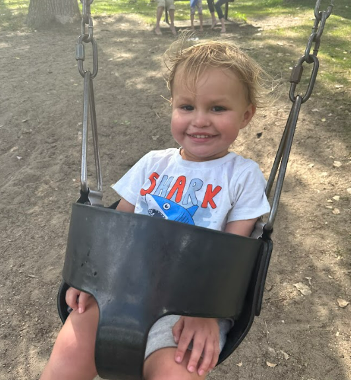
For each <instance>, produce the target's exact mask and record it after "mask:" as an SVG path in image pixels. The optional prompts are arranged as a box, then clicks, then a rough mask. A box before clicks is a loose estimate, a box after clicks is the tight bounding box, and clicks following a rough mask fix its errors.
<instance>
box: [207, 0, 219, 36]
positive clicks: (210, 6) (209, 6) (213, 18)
mask: <svg viewBox="0 0 351 380" xmlns="http://www.w3.org/2000/svg"><path fill="white" fill-rule="evenodd" d="M207 5H208V9H209V11H210V13H211V18H212V25H211V29H213V28H214V27H215V26H216V24H217V20H216V15H215V9H214V5H213V0H207Z"/></svg>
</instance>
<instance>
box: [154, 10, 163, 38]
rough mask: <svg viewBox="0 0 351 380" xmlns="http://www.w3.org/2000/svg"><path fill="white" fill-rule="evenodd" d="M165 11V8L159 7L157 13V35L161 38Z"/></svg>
mask: <svg viewBox="0 0 351 380" xmlns="http://www.w3.org/2000/svg"><path fill="white" fill-rule="evenodd" d="M164 9H165V7H164V6H160V5H159V6H158V7H157V11H156V27H155V33H156V34H157V35H158V36H160V35H161V34H162V32H161V29H160V22H161V17H162V14H163V10H164Z"/></svg>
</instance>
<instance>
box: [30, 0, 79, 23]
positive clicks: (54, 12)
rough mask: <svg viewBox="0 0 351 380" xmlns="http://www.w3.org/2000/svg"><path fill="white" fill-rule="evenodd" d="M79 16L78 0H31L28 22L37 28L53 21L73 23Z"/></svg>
mask: <svg viewBox="0 0 351 380" xmlns="http://www.w3.org/2000/svg"><path fill="white" fill-rule="evenodd" d="M79 17H80V12H79V8H78V2H77V0H30V3H29V9H28V15H27V20H26V23H27V25H28V26H29V27H31V28H35V29H36V28H39V27H42V26H48V25H49V24H51V23H53V22H59V23H60V24H67V23H72V22H74V21H76V20H77V19H78V18H79Z"/></svg>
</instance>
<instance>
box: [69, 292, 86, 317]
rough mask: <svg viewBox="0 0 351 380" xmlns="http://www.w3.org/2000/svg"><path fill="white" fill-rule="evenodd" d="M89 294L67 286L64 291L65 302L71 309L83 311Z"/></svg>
mask: <svg viewBox="0 0 351 380" xmlns="http://www.w3.org/2000/svg"><path fill="white" fill-rule="evenodd" d="M89 297H90V294H88V293H85V292H82V291H80V290H78V289H75V288H69V289H68V290H67V292H66V303H67V305H68V306H69V307H70V308H72V309H73V310H77V309H78V313H84V311H85V307H86V304H87V300H88V299H89Z"/></svg>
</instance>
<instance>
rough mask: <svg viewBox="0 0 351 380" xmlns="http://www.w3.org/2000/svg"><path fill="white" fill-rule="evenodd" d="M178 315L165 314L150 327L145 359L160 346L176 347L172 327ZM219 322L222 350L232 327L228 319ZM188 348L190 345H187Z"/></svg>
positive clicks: (220, 346)
mask: <svg viewBox="0 0 351 380" xmlns="http://www.w3.org/2000/svg"><path fill="white" fill-rule="evenodd" d="M179 318H180V316H179V315H166V316H165V317H162V318H160V319H159V320H158V321H157V322H156V323H155V324H154V325H153V326H152V327H151V329H150V331H149V336H148V340H147V343H146V350H145V359H146V358H147V357H148V356H149V355H151V354H152V353H153V352H155V351H157V350H159V349H160V348H166V347H177V344H176V343H175V342H174V338H173V333H172V328H173V326H174V325H175V324H176V322H177V321H178V320H179ZM218 324H219V334H220V336H219V348H220V351H222V349H223V347H224V344H225V342H226V340H227V334H228V331H229V330H230V328H231V327H232V322H231V321H230V320H228V319H220V320H219V321H218ZM189 349H191V347H190V346H189Z"/></svg>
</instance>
